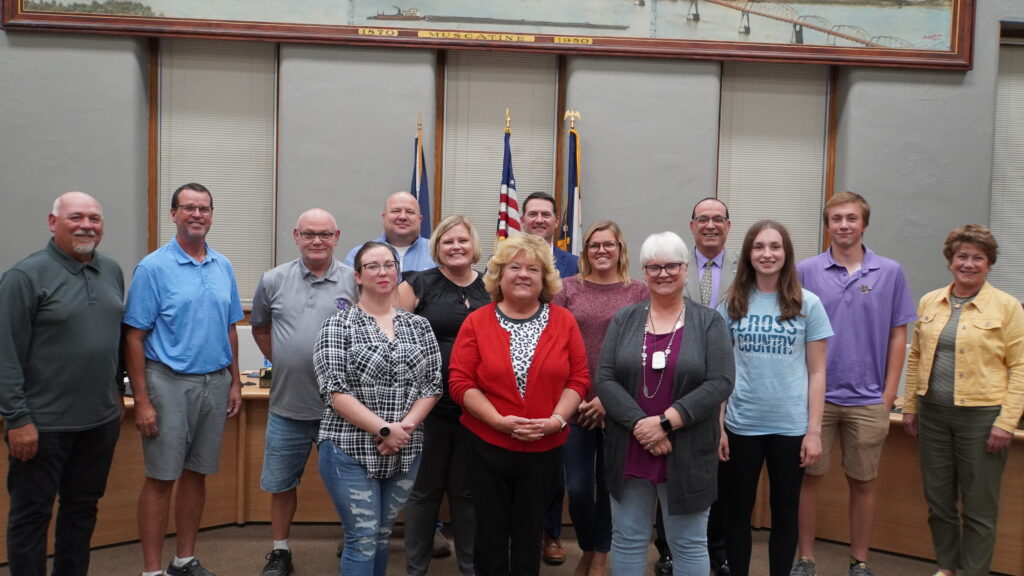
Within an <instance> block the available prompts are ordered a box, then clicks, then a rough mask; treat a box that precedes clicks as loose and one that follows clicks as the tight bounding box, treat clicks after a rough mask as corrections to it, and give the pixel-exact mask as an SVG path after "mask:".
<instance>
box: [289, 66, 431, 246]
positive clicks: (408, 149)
mask: <svg viewBox="0 0 1024 576" xmlns="http://www.w3.org/2000/svg"><path fill="white" fill-rule="evenodd" d="M280 54H281V55H280V70H281V73H280V116H279V117H280V125H279V130H278V135H279V136H278V142H279V144H278V146H279V162H278V166H279V174H278V203H277V215H278V233H277V261H278V262H286V261H288V260H291V259H294V258H297V257H298V255H299V254H298V249H297V248H296V247H295V242H294V241H293V239H292V228H293V227H294V226H295V221H296V219H297V218H298V216H299V214H301V213H302V212H303V211H304V210H306V209H307V208H311V207H313V206H317V207H321V208H325V209H327V210H329V211H330V212H331V213H332V214H334V216H335V218H337V219H338V227H339V228H340V229H341V241H340V243H339V245H338V256H339V257H344V255H345V253H346V252H348V250H349V248H351V247H352V246H354V245H356V244H361V243H362V242H365V241H367V240H371V239H373V238H376V237H378V236H380V235H381V233H382V229H381V217H380V215H381V212H382V211H383V209H384V198H386V197H387V196H388V195H389V194H390V193H392V192H397V191H399V190H408V189H409V184H410V180H411V178H412V160H413V148H412V146H413V138H414V137H415V135H416V116H417V114H418V113H422V114H423V131H424V132H423V133H424V135H425V136H426V137H427V138H428V142H426V143H425V146H426V147H427V148H426V149H427V162H433V148H434V142H433V135H434V76H435V69H436V60H437V57H436V55H435V53H434V52H433V51H431V50H387V49H385V50H381V49H376V50H375V49H369V48H341V47H337V46H282V47H281V53H280ZM396 142H397V143H400V145H399V146H396V144H395V143H396ZM430 174H431V175H432V174H433V170H430Z"/></svg>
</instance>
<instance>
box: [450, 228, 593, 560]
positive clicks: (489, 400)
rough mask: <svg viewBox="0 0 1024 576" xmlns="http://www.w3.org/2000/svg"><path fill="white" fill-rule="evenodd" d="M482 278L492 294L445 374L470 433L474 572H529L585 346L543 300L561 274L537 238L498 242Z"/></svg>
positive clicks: (576, 395)
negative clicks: (473, 516)
mask: <svg viewBox="0 0 1024 576" xmlns="http://www.w3.org/2000/svg"><path fill="white" fill-rule="evenodd" d="M484 286H485V287H486V288H487V291H488V292H489V293H490V294H491V297H492V298H493V299H494V302H493V303H491V304H488V305H487V306H484V307H482V308H480V309H479V310H477V311H476V312H473V313H472V314H470V315H469V316H468V317H467V318H466V321H465V322H463V324H462V329H461V330H460V331H459V336H458V338H457V339H456V340H455V347H454V349H453V350H452V357H451V373H450V375H449V379H448V386H449V391H450V392H451V396H452V399H453V400H455V402H457V403H458V404H460V405H461V406H462V408H463V413H462V416H461V418H460V421H461V422H462V424H463V425H464V426H465V427H466V428H467V429H468V430H469V431H470V432H472V433H473V436H474V438H473V442H472V448H471V450H472V462H473V466H472V467H471V468H470V472H469V473H470V488H471V490H472V492H473V507H474V509H475V511H476V517H477V519H478V521H477V526H476V544H475V547H474V561H475V564H476V566H475V568H476V574H477V576H508V575H510V574H514V575H524V576H525V575H535V574H537V573H538V572H539V571H540V552H541V525H542V523H543V518H544V508H545V505H546V502H548V498H547V497H546V496H545V494H547V493H548V492H550V491H551V489H552V486H551V478H552V476H553V473H552V472H553V471H552V466H554V465H555V463H556V462H560V461H561V459H560V458H557V457H558V455H559V451H560V450H561V446H562V444H564V443H565V440H566V438H568V436H569V429H568V428H566V422H567V421H568V419H569V416H571V415H572V414H573V413H575V412H576V408H577V407H578V406H579V403H580V399H581V398H583V397H584V396H586V394H587V389H588V388H589V386H590V377H589V375H588V373H587V353H586V350H585V349H584V346H583V337H582V336H581V335H580V330H579V327H578V326H577V325H576V320H575V319H574V318H573V316H572V314H571V313H569V311H568V310H566V309H565V308H561V307H559V306H552V305H551V304H549V303H548V302H549V301H550V300H551V296H552V295H554V294H556V293H558V292H559V291H560V290H561V289H562V282H561V280H560V279H559V277H558V271H557V270H556V269H555V266H554V261H553V259H552V255H551V247H550V246H549V245H548V244H547V243H546V242H544V240H543V239H541V238H539V237H537V236H531V235H520V236H515V237H513V238H509V239H508V240H505V241H503V242H501V244H499V246H498V249H497V251H496V252H495V254H494V257H493V258H491V260H490V261H489V262H488V263H487V274H486V275H485V276H484Z"/></svg>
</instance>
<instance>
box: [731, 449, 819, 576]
mask: <svg viewBox="0 0 1024 576" xmlns="http://www.w3.org/2000/svg"><path fill="white" fill-rule="evenodd" d="M726 432H727V433H728V434H729V471H728V477H729V478H728V484H729V511H728V517H729V525H728V531H727V534H726V542H725V546H726V550H727V552H728V556H729V568H730V569H731V572H732V574H733V576H747V574H748V573H749V571H750V546H751V536H750V517H751V514H752V513H753V511H754V500H755V499H756V497H757V483H758V481H759V480H760V477H761V466H762V465H763V464H767V466H768V480H769V489H770V503H771V511H772V531H771V536H769V538H768V573H769V574H770V575H771V576H788V574H789V571H790V568H791V567H792V564H793V556H794V555H795V554H796V544H797V534H798V530H797V524H798V523H797V517H798V514H799V510H800V485H801V484H803V479H804V469H803V468H801V467H800V446H801V444H802V443H803V439H804V437H803V436H779V435H776V434H768V435H765V436H740V435H738V434H733V433H732V432H731V431H729V430H728V429H726Z"/></svg>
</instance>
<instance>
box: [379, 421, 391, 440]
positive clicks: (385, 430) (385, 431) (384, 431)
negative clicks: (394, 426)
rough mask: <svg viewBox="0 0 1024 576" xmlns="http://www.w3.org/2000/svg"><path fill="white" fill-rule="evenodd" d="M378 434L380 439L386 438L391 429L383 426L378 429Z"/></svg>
mask: <svg viewBox="0 0 1024 576" xmlns="http://www.w3.org/2000/svg"><path fill="white" fill-rule="evenodd" d="M378 434H379V435H380V437H381V438H387V437H388V435H389V434H391V428H389V427H388V425H387V424H385V425H383V426H381V427H380V432H378Z"/></svg>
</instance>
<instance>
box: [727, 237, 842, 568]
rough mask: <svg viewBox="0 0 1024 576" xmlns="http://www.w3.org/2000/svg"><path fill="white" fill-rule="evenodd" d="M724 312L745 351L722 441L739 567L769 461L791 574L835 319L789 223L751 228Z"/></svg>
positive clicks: (779, 546)
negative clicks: (796, 254) (799, 257)
mask: <svg viewBox="0 0 1024 576" xmlns="http://www.w3.org/2000/svg"><path fill="white" fill-rule="evenodd" d="M719 312H720V313H721V314H722V316H723V317H725V320H726V322H727V323H728V325H729V335H730V337H731V338H732V344H733V353H734V355H735V358H736V387H735V389H734V390H733V393H732V395H731V396H730V397H729V400H728V401H727V402H726V404H725V409H724V410H723V430H722V440H721V445H720V447H719V456H720V458H721V459H722V460H724V461H727V462H728V464H727V465H728V467H729V474H728V477H729V481H728V491H729V494H728V498H729V511H728V516H729V528H728V532H727V535H726V550H727V553H728V558H729V567H730V569H731V572H732V574H733V576H747V574H748V573H749V569H750V546H751V536H750V517H751V513H752V511H753V509H754V499H755V496H756V494H757V484H758V481H759V478H760V475H761V467H762V465H763V464H765V463H767V466H768V477H769V481H770V489H771V492H770V493H771V510H772V531H771V536H770V538H769V543H768V563H769V574H770V575H771V576H786V575H788V574H789V570H790V566H791V564H792V561H793V555H794V554H795V552H796V546H797V513H798V510H799V503H800V484H801V482H802V481H803V474H804V469H805V468H806V467H807V466H810V465H811V464H813V463H814V462H815V461H816V460H817V459H818V456H820V455H821V413H822V410H823V408H824V403H825V339H826V338H828V337H829V336H831V335H832V327H831V326H830V325H829V322H828V316H827V315H826V314H825V309H824V307H822V305H821V301H820V300H819V299H818V297H817V296H815V295H814V294H812V293H811V292H808V291H806V290H804V289H802V288H801V287H800V282H799V281H798V280H797V273H796V262H794V258H793V242H792V241H791V240H790V237H789V232H788V231H787V230H786V228H785V226H783V225H782V224H780V223H778V222H775V221H772V220H761V221H759V222H757V223H756V224H754V225H753V226H752V227H751V228H750V230H749V231H748V232H747V235H746V237H745V238H744V239H743V248H742V251H741V253H740V260H739V268H738V269H737V271H736V279H735V281H734V282H733V285H732V289H731V291H730V292H729V295H728V297H727V298H726V301H725V302H723V303H722V305H721V306H719Z"/></svg>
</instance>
